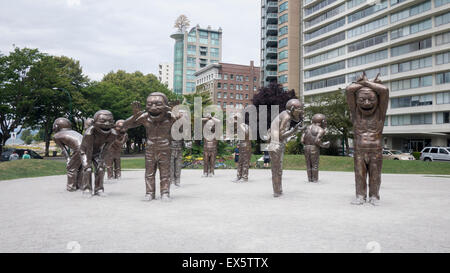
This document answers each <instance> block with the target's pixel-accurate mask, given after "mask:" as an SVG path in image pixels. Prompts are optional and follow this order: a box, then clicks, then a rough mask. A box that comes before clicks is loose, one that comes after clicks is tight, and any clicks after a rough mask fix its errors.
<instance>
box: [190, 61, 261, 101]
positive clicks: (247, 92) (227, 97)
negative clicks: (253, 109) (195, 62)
mask: <svg viewBox="0 0 450 273" xmlns="http://www.w3.org/2000/svg"><path fill="white" fill-rule="evenodd" d="M195 77H196V89H197V90H201V91H208V92H209V94H210V96H211V99H212V101H213V103H214V104H216V105H219V106H220V107H222V109H223V110H225V109H226V108H227V107H233V108H236V109H244V108H245V107H246V106H247V105H249V104H252V99H253V95H254V94H256V92H258V90H259V87H260V79H259V77H260V68H259V67H255V66H254V62H253V61H251V62H250V65H239V64H229V63H218V64H210V65H208V66H207V67H205V68H203V69H201V70H199V71H197V72H196V73H195Z"/></svg>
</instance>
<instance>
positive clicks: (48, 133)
mask: <svg viewBox="0 0 450 273" xmlns="http://www.w3.org/2000/svg"><path fill="white" fill-rule="evenodd" d="M44 131H45V134H44V135H45V137H44V138H45V156H46V157H48V156H49V148H50V136H51V134H52V133H51V131H50V130H49V129H48V126H47V125H45V126H44Z"/></svg>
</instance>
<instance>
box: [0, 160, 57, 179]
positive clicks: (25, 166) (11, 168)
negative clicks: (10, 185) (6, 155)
mask: <svg viewBox="0 0 450 273" xmlns="http://www.w3.org/2000/svg"><path fill="white" fill-rule="evenodd" d="M65 173H66V163H65V162H62V161H55V160H43V159H26V160H23V159H22V160H15V161H7V162H1V163H0V180H9V179H18V178H26V177H39V176H50V175H62V174H65Z"/></svg>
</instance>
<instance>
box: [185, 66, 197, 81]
mask: <svg viewBox="0 0 450 273" xmlns="http://www.w3.org/2000/svg"><path fill="white" fill-rule="evenodd" d="M194 73H195V70H193V69H187V70H186V79H187V80H191V81H193V80H195V75H194Z"/></svg>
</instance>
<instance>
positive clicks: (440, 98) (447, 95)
mask: <svg viewBox="0 0 450 273" xmlns="http://www.w3.org/2000/svg"><path fill="white" fill-rule="evenodd" d="M436 104H450V91H447V92H442V93H437V94H436Z"/></svg>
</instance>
